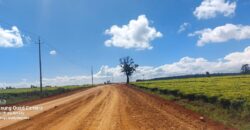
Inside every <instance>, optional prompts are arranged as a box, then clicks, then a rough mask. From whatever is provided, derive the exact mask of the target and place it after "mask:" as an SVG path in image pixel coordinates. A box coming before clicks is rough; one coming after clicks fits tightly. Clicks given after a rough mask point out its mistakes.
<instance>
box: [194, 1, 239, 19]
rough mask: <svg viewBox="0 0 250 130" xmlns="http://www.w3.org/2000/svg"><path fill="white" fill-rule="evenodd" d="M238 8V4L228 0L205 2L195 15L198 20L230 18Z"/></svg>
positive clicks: (197, 8) (196, 10)
mask: <svg viewBox="0 0 250 130" xmlns="http://www.w3.org/2000/svg"><path fill="white" fill-rule="evenodd" d="M236 6H237V4H236V2H230V1H228V0H203V1H202V3H201V5H200V6H198V7H196V9H195V11H194V12H193V14H194V15H195V16H196V17H197V18H198V19H209V18H214V17H216V16H217V15H224V16H225V17H228V16H232V15H234V13H235V9H236Z"/></svg>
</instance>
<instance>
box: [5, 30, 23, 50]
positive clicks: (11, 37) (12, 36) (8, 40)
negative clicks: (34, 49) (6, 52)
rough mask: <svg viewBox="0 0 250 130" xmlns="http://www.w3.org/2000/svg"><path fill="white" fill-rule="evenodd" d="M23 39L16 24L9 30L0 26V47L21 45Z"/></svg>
mask: <svg viewBox="0 0 250 130" xmlns="http://www.w3.org/2000/svg"><path fill="white" fill-rule="evenodd" d="M22 46H23V40H22V36H21V34H20V31H19V30H18V28H17V27H16V26H13V27H12V28H11V29H10V30H8V29H4V28H2V27H0V47H5V48H8V47H22Z"/></svg>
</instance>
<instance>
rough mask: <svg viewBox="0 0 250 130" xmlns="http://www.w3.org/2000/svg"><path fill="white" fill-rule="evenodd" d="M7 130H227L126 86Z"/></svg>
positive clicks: (84, 96) (94, 92) (91, 94)
mask: <svg viewBox="0 0 250 130" xmlns="http://www.w3.org/2000/svg"><path fill="white" fill-rule="evenodd" d="M72 96H74V95H72ZM2 129H3V130H166V129H167V130H204V129H208V130H209V129H210V130H223V129H226V128H225V127H224V126H223V125H220V124H217V123H213V122H211V121H201V120H200V119H199V115H197V114H195V113H193V112H191V111H189V110H186V109H184V108H182V107H180V106H178V105H176V104H174V103H172V102H168V101H165V100H163V99H161V98H158V97H156V96H152V95H150V94H146V93H144V92H142V91H139V90H137V89H135V88H131V87H127V86H125V85H106V86H99V87H95V88H93V89H89V90H87V92H82V93H81V95H79V93H78V97H77V98H74V99H72V100H71V101H68V102H64V103H61V104H60V105H57V106H55V107H53V108H50V109H48V110H45V111H43V112H42V113H40V114H37V115H34V116H33V117H32V118H31V119H29V120H23V121H19V122H17V123H14V124H11V125H9V126H7V127H4V128H2Z"/></svg>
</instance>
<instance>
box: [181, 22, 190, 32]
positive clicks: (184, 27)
mask: <svg viewBox="0 0 250 130" xmlns="http://www.w3.org/2000/svg"><path fill="white" fill-rule="evenodd" d="M189 26H190V24H189V23H187V22H185V23H183V24H181V25H180V27H179V30H178V33H182V32H184V31H186V29H187V28H188V27H189Z"/></svg>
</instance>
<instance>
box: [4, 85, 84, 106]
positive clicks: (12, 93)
mask: <svg viewBox="0 0 250 130" xmlns="http://www.w3.org/2000/svg"><path fill="white" fill-rule="evenodd" d="M87 87H89V86H88V85H84V86H62V87H44V88H43V93H42V95H40V88H14V89H0V99H1V100H6V104H5V105H10V104H15V103H20V102H24V101H31V100H35V99H39V98H41V96H42V97H48V96H52V95H57V94H61V93H65V92H70V91H73V90H77V89H83V88H87ZM2 105H4V104H2Z"/></svg>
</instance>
